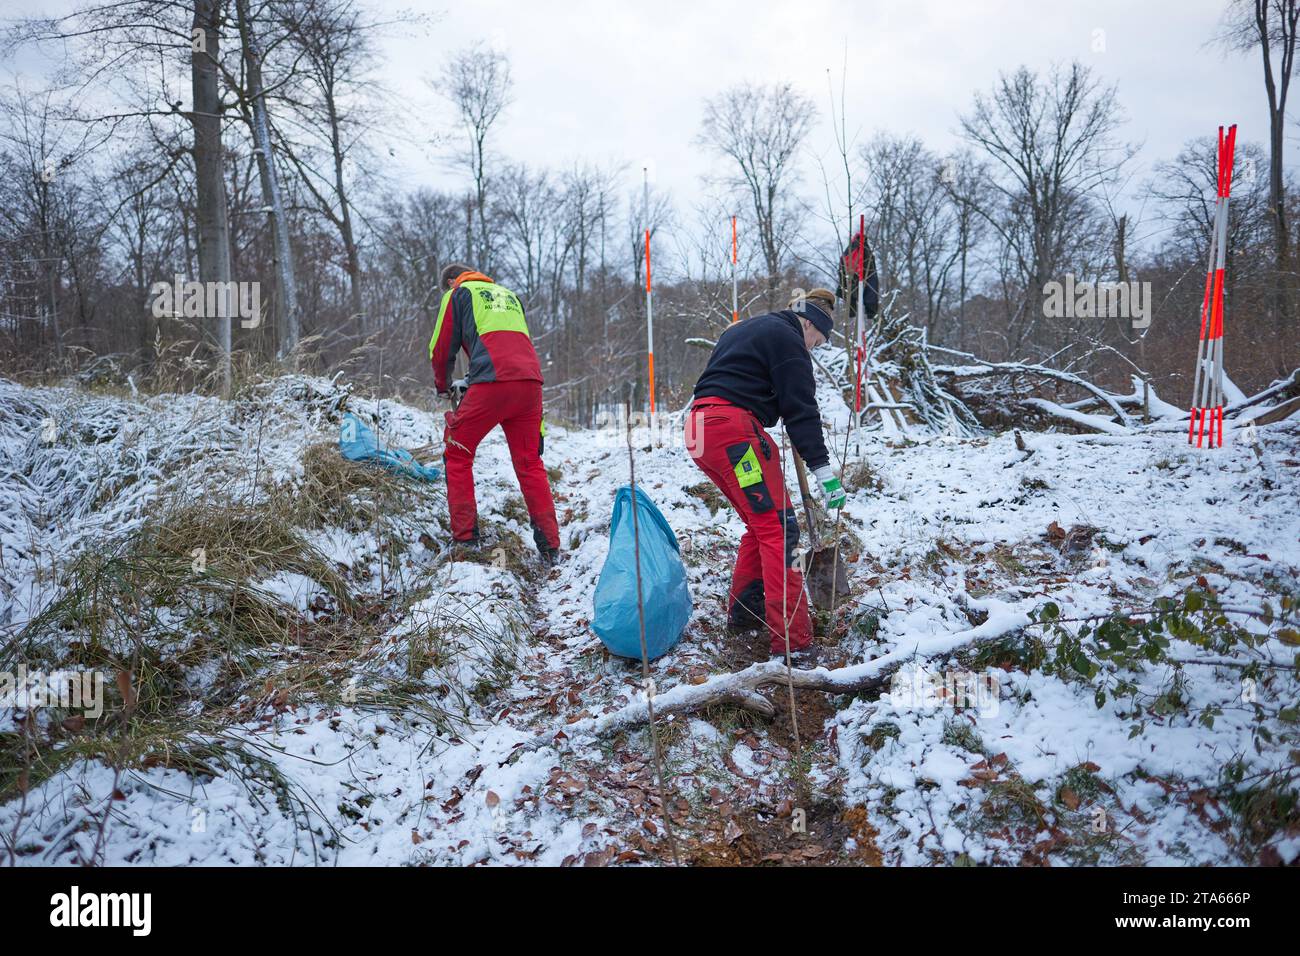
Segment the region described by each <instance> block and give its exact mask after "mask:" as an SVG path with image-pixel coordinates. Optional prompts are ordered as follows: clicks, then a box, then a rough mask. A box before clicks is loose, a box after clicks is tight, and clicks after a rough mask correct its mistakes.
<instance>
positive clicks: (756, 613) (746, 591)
mask: <svg viewBox="0 0 1300 956" xmlns="http://www.w3.org/2000/svg"><path fill="white" fill-rule="evenodd" d="M766 613H767V611H766V609H765V608H764V607H763V582H762V581H761V580H758V581H751V582H749V584H747V585H746V586H745V587H744V588H743V589H741V592H740V594H738V595H737V596H736V600H734V601H732V602H731V608H730V610H728V612H727V630H728V631H730V632H731V633H733V634H746V633H748V632H750V631H758V630H762V628H763V627H764V625H765V618H764V615H765V614H766Z"/></svg>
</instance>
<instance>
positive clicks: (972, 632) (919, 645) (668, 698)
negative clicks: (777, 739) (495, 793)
mask: <svg viewBox="0 0 1300 956" xmlns="http://www.w3.org/2000/svg"><path fill="white" fill-rule="evenodd" d="M972 603H974V604H978V605H979V606H980V607H981V608H987V609H988V610H989V617H988V620H986V621H985V622H984V623H983V624H980V625H978V626H977V627H972V628H969V629H968V630H964V631H956V632H953V633H948V634H936V635H934V636H932V637H923V638H918V639H917V640H916V642H915V643H912V644H909V645H908V646H907V647H905V648H900V649H899V650H896V651H892V652H891V653H889V654H886V655H884V656H883V657H877V658H876V659H875V660H871V661H866V662H864V663H862V664H852V665H850V666H848V667H837V668H830V669H828V668H825V667H817V668H814V669H812V670H792V671H789V672H787V671H786V668H785V662H784V661H781V660H771V661H764V662H763V663H761V664H753V665H751V666H749V667H746V668H745V669H744V670H742V671H734V672H732V673H727V674H718V675H716V676H714V677H710V678H709V679H708V680H706V681H704V682H703V683H702V684H678V685H677V686H675V687H673V688H671V689H670V690H667V691H664V692H663V693H662V694H656V695H655V698H654V706H655V717H656V719H657V718H659V717H664V716H668V715H672V714H685V713H691V712H693V711H698V710H702V709H704V708H706V707H713V706H717V705H722V704H726V705H732V706H736V707H741V708H743V709H745V710H748V711H751V712H753V713H757V714H761V715H762V716H764V717H771V716H773V714H775V712H776V709H775V707H774V706H773V705H772V702H771V701H769V700H768V699H767V698H766V697H764V696H763V695H762V694H760V693H759V691H761V690H763V689H764V688H767V687H772V686H776V685H780V684H784V683H786V680H787V674H788V678H789V680H790V682H791V683H793V684H794V687H795V689H797V690H818V691H825V692H826V693H832V694H856V693H862V692H864V691H878V690H880V689H881V688H883V687H884V686H885V685H886V684H887V683H888V681H889V679H890V677H891V675H892V674H893V673H894V671H896V670H897V669H898V668H899V667H901V666H902V665H903V664H905V663H907V662H908V661H911V660H914V659H916V658H918V657H920V658H928V657H935V656H937V655H940V654H944V655H946V654H951V653H952V652H953V651H956V650H959V649H961V648H964V647H967V646H971V645H975V644H980V643H985V642H988V641H994V640H999V639H1001V638H1004V637H1006V636H1007V635H1008V634H1010V633H1012V632H1014V631H1018V630H1020V629H1021V628H1023V627H1025V626H1026V625H1028V624H1029V623H1030V620H1029V615H1028V614H1026V613H1024V612H1023V611H1017V610H1014V609H1012V608H1011V607H1010V606H1009V605H1007V604H1004V603H1003V602H1001V601H996V600H989V601H979V602H972ZM647 720H649V712H648V707H647V701H646V698H645V696H644V695H642V696H641V697H639V699H637V700H634V701H632V702H631V703H628V704H626V705H624V706H623V707H621V708H619V709H618V710H616V711H614V712H613V713H609V714H603V715H601V716H599V717H587V718H584V719H583V720H578V721H575V722H574V723H572V724H569V725H568V726H566V727H561V728H558V730H551V731H547V732H546V733H544V734H539V735H538V736H536V737H534V738H532V739H531V740H529V741H526V742H525V743H523V744H522V745H520V747H518V748H516V752H519V751H524V750H539V749H541V748H542V747H548V746H551V745H554V744H557V743H559V742H560V741H561V740H563V739H564V738H569V739H574V738H578V737H603V736H607V735H609V734H613V733H617V732H619V731H621V730H626V729H628V728H630V727H636V726H639V725H640V724H643V723H645V722H646V721H647Z"/></svg>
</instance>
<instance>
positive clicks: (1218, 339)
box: [1187, 125, 1237, 448]
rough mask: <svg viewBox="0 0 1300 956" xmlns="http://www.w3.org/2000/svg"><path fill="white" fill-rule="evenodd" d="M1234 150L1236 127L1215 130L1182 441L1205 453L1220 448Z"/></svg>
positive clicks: (1221, 441)
mask: <svg viewBox="0 0 1300 956" xmlns="http://www.w3.org/2000/svg"><path fill="white" fill-rule="evenodd" d="M1236 144H1237V127H1236V126H1235V125H1234V126H1230V127H1229V128H1228V131H1227V135H1226V136H1225V135H1224V131H1223V127H1222V126H1220V127H1219V147H1218V162H1217V173H1218V179H1217V183H1216V190H1215V193H1216V194H1215V201H1214V224H1213V227H1212V228H1211V232H1210V255H1209V260H1210V261H1209V268H1208V270H1207V272H1206V275H1205V295H1204V297H1203V298H1202V300H1201V337H1200V341H1199V342H1198V343H1197V348H1196V373H1195V378H1194V384H1193V386H1192V407H1191V413H1190V418H1189V421H1188V425H1187V441H1188V442H1189V443H1191V442H1193V441H1194V442H1195V443H1196V447H1197V448H1200V447H1202V446H1203V445H1204V444H1205V441H1206V438H1207V437H1208V439H1209V447H1211V448H1216V447H1217V448H1222V447H1223V278H1224V269H1225V267H1226V265H1227V252H1228V249H1227V246H1228V202H1229V196H1230V195H1231V192H1232V163H1233V157H1234V154H1235V153H1236Z"/></svg>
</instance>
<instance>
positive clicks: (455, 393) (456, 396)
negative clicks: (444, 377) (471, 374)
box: [451, 378, 469, 405]
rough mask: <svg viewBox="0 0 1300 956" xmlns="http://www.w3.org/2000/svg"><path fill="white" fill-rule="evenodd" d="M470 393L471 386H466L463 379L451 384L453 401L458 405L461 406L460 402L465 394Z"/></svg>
mask: <svg viewBox="0 0 1300 956" xmlns="http://www.w3.org/2000/svg"><path fill="white" fill-rule="evenodd" d="M468 391H469V386H468V385H466V384H465V380H464V379H463V378H458V379H456V381H454V382H452V383H451V399H452V401H454V402H455V403H456V404H457V405H459V404H460V400H461V399H462V398H464V397H465V393H466V392H468Z"/></svg>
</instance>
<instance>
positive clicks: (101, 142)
mask: <svg viewBox="0 0 1300 956" xmlns="http://www.w3.org/2000/svg"><path fill="white" fill-rule="evenodd" d="M397 30H428V31H429V32H430V35H431V36H432V37H434V39H435V40H436V39H437V31H438V24H437V22H436V21H435V20H430V19H427V18H424V17H420V16H416V15H406V14H404V15H399V16H396V17H393V16H385V15H382V14H380V13H378V12H376V11H375V10H373V9H371V8H370V7H369V6H368V5H367V4H365V3H364V2H359V0H260V2H259V0H190V2H172V0H125V2H117V3H111V4H107V3H106V4H88V5H83V6H80V7H78V8H76V10H75V12H74V13H72V14H70V15H68V16H66V17H61V18H58V19H29V20H23V21H16V22H15V21H10V22H9V24H8V25H7V27H6V29H5V33H4V36H3V38H2V41H0V42H3V48H2V49H3V53H4V55H5V57H6V58H8V57H10V56H12V55H14V54H15V53H17V52H18V51H20V50H23V49H28V48H39V49H41V50H43V51H44V52H46V53H49V54H54V55H57V58H58V59H57V62H58V63H59V67H58V69H57V70H55V71H54V72H52V73H51V74H50V75H49V76H46V77H43V78H41V80H40V81H39V82H38V81H35V80H33V79H31V78H17V77H14V76H12V75H11V76H10V77H8V78H6V79H5V80H4V81H3V85H0V371H2V372H3V373H4V374H8V375H11V376H15V377H22V378H32V379H46V380H48V379H53V378H60V377H65V376H67V375H69V374H75V375H77V376H79V377H80V378H81V380H83V381H86V382H94V381H97V380H100V379H113V380H115V381H116V382H118V383H119V384H121V383H123V382H124V381H125V378H126V377H127V376H128V375H129V376H130V380H131V384H132V387H138V388H140V389H142V390H173V389H181V390H185V389H198V390H202V391H212V392H217V393H221V392H226V391H228V390H229V389H231V388H232V387H234V386H235V385H237V384H238V382H239V381H240V378H241V376H247V375H251V374H255V373H258V372H261V371H265V370H267V369H270V368H276V367H293V368H298V369H302V370H306V371H313V372H330V373H333V372H336V371H340V370H342V371H343V372H345V373H346V374H347V375H348V376H350V377H351V378H352V379H353V380H354V381H356V382H358V383H360V384H363V385H365V386H367V387H369V388H370V389H372V390H375V391H377V392H379V393H382V394H398V395H402V396H404V397H406V398H408V399H410V398H417V397H418V396H419V395H420V394H422V393H427V392H429V391H430V390H431V387H432V382H431V376H430V375H429V373H428V370H427V354H426V343H427V340H428V337H429V334H430V331H431V328H432V321H433V311H434V309H435V308H436V306H437V302H438V299H439V293H438V290H437V289H436V285H437V276H438V273H439V271H440V269H441V268H442V266H443V265H445V264H446V263H448V262H451V261H457V260H463V261H466V262H469V263H471V264H473V265H474V266H476V267H477V268H480V269H482V270H483V271H485V272H487V273H488V274H490V275H492V276H493V277H494V278H496V279H497V280H498V281H500V282H502V283H504V284H506V285H508V286H510V287H511V288H513V289H515V290H516V291H517V292H518V293H519V294H520V295H521V297H522V299H523V301H524V303H525V307H526V309H527V313H528V318H529V324H530V327H531V329H532V332H533V335H534V338H535V340H536V342H537V346H538V351H539V353H540V354H541V356H542V361H543V369H544V374H545V376H546V383H547V385H546V388H547V400H548V406H549V408H550V410H551V414H554V415H556V416H557V417H560V418H563V419H566V420H568V421H571V422H575V423H579V424H591V423H592V422H593V421H594V420H595V418H596V415H597V413H598V411H599V410H600V409H601V408H602V407H606V406H608V405H610V404H612V403H617V402H624V401H629V400H630V401H631V402H632V403H633V404H634V406H641V407H644V404H645V401H646V394H645V392H646V390H645V379H646V370H645V365H646V341H645V338H646V336H645V308H646V305H645V296H644V283H645V276H644V271H643V270H644V261H645V259H644V255H645V253H644V247H643V238H642V237H643V235H644V230H646V229H647V228H648V229H649V230H650V234H651V237H652V238H651V244H652V250H653V253H654V265H653V270H654V277H655V304H654V310H655V337H656V348H655V352H656V356H655V358H656V363H655V364H656V373H657V385H658V394H659V400H660V402H661V403H662V404H667V405H669V406H670V407H677V406H678V405H680V404H681V403H682V402H684V401H685V399H686V397H687V396H688V395H689V391H690V389H691V387H692V386H693V384H694V381H695V378H696V376H697V375H698V373H699V371H700V369H701V368H702V367H703V362H704V360H705V358H706V357H707V352H706V351H705V350H703V349H700V348H698V347H695V346H693V345H692V344H691V343H690V342H689V341H688V340H690V339H705V340H707V339H711V338H713V337H714V336H716V334H717V333H718V332H719V331H720V330H721V329H722V328H724V327H725V325H726V324H727V323H728V322H729V321H730V317H731V289H732V283H731V263H730V251H731V250H730V248H729V242H727V241H720V237H722V236H724V235H725V236H726V239H728V240H729V238H730V237H729V235H727V233H728V231H729V230H728V229H727V225H728V223H729V221H730V217H731V216H732V215H736V216H737V217H738V219H739V223H740V229H741V230H742V235H743V242H742V245H741V257H740V262H739V265H738V274H739V288H740V295H739V298H740V309H741V313H742V315H743V314H752V313H753V312H755V311H760V310H765V309H767V308H770V307H776V306H784V304H785V300H786V297H787V296H788V295H789V290H790V289H792V288H798V287H802V288H808V287H811V286H814V285H825V286H830V287H832V288H833V287H834V286H835V285H836V278H837V276H836V273H837V268H838V259H839V255H840V253H841V250H842V249H843V248H844V246H845V244H846V243H847V241H848V236H849V224H850V223H852V222H855V221H856V219H857V217H858V215H859V214H864V215H865V216H866V223H867V235H868V240H869V242H870V244H871V246H872V250H873V254H874V257H875V262H876V266H877V269H878V272H879V277H880V285H881V293H882V302H884V303H885V305H886V308H888V309H890V310H891V312H892V314H893V315H894V316H895V317H898V316H906V317H907V318H908V320H909V321H910V322H911V323H912V324H913V325H915V326H917V327H918V328H920V329H921V330H923V331H924V334H925V336H926V340H927V341H928V342H929V343H931V344H934V345H938V346H944V347H947V348H951V349H956V350H959V351H963V352H966V351H969V352H972V353H975V354H977V355H978V356H980V357H981V358H982V359H987V360H990V361H1030V362H1037V363H1043V364H1046V365H1050V366H1052V367H1054V368H1059V369H1063V370H1066V371H1069V372H1072V373H1075V374H1078V375H1081V376H1084V377H1087V378H1089V379H1091V380H1094V381H1096V382H1098V383H1100V384H1103V385H1104V386H1108V387H1110V386H1118V387H1120V388H1126V387H1127V383H1128V381H1129V378H1130V376H1131V375H1133V374H1144V375H1145V376H1147V377H1149V379H1150V381H1151V382H1152V383H1153V385H1154V386H1155V388H1156V389H1157V391H1158V392H1159V393H1160V395H1161V397H1163V398H1165V399H1166V400H1168V401H1171V402H1174V403H1176V404H1183V403H1184V402H1185V401H1186V399H1187V398H1188V395H1186V394H1184V393H1185V392H1188V393H1189V392H1190V389H1191V372H1192V366H1193V362H1194V359H1195V354H1194V349H1195V335H1196V326H1197V323H1198V321H1199V315H1200V309H1201V302H1202V297H1203V293H1204V276H1205V271H1206V265H1207V261H1206V260H1207V255H1208V244H1209V236H1210V231H1211V229H1210V223H1211V219H1212V217H1213V212H1214V186H1215V169H1214V160H1215V143H1214V139H1213V137H1212V136H1211V135H1205V134H1210V133H1212V132H1213V130H1204V131H1195V132H1196V135H1192V136H1189V138H1188V140H1187V141H1186V144H1185V145H1184V147H1183V148H1182V149H1181V150H1180V151H1179V152H1178V154H1177V155H1174V156H1168V157H1158V158H1153V157H1145V158H1146V159H1154V160H1155V161H1154V163H1153V164H1152V166H1151V168H1152V169H1153V170H1154V172H1153V173H1152V174H1151V175H1150V176H1148V177H1147V178H1146V180H1145V181H1141V182H1135V181H1134V177H1135V173H1134V169H1135V168H1136V167H1137V162H1136V161H1137V160H1138V158H1139V156H1140V152H1139V148H1138V147H1137V146H1135V145H1134V144H1132V143H1130V142H1129V141H1128V140H1127V139H1126V138H1125V130H1126V116H1125V111H1124V104H1123V90H1120V89H1117V88H1116V87H1114V86H1112V85H1108V84H1107V83H1106V82H1105V81H1104V80H1103V79H1102V78H1101V77H1099V76H1098V75H1097V74H1096V73H1095V72H1094V71H1093V70H1091V69H1090V68H1089V67H1087V66H1085V65H1082V64H1080V63H1078V62H1072V63H1062V64H1060V65H1058V66H1057V67H1056V68H1054V69H1053V70H1050V71H1047V72H1040V73H1035V72H1033V71H1030V70H1029V69H1027V68H1024V67H1009V68H1008V69H1007V70H1006V71H1004V72H1003V73H1002V74H1001V76H1000V79H999V80H998V82H997V83H996V84H995V85H994V86H993V87H991V88H989V89H985V90H972V91H970V92H969V94H968V95H967V99H966V102H965V103H964V105H961V106H959V107H958V108H957V110H956V111H955V117H954V119H955V121H956V123H957V125H958V128H959V129H960V131H961V134H962V139H963V145H962V146H961V147H960V148H959V149H957V150H955V151H953V152H950V153H940V152H937V151H935V150H934V149H932V148H930V147H929V146H927V144H926V143H924V142H922V141H920V140H919V139H917V138H915V137H912V136H909V135H900V134H896V133H893V132H891V131H888V130H875V131H872V132H870V133H869V134H865V135H862V136H858V137H851V136H849V135H848V133H847V131H848V130H849V129H851V128H855V127H856V125H858V124H857V120H856V118H855V117H851V116H845V115H844V111H843V103H844V97H843V91H842V89H841V91H839V95H838V96H837V95H836V92H835V91H832V93H831V95H830V98H829V101H826V102H822V101H818V100H816V99H814V98H813V97H811V96H810V95H809V94H808V93H807V92H805V91H802V90H800V89H798V88H796V87H794V86H793V85H791V84H788V83H784V82H781V81H780V80H776V81H773V82H768V83H750V84H742V85H739V86H735V87H732V88H729V89H724V90H719V91H702V95H701V101H700V113H699V121H698V126H697V132H696V136H697V143H698V146H699V148H701V149H703V150H706V151H708V152H709V153H710V154H711V155H712V156H713V157H714V160H715V162H714V164H713V169H714V171H715V175H714V176H713V177H712V178H711V180H710V182H709V184H708V188H707V190H706V198H705V199H704V200H702V201H701V202H699V203H696V204H694V205H693V206H692V207H691V208H683V207H682V206H681V205H680V204H678V203H676V202H674V199H673V197H672V196H671V195H669V194H667V193H664V192H661V191H659V190H656V189H653V188H651V189H649V192H648V197H647V196H646V194H643V192H642V189H641V170H640V169H639V168H632V166H631V164H628V163H623V164H620V163H617V162H612V163H611V162H604V163H601V162H594V161H590V160H587V159H583V158H577V159H575V160H574V161H573V162H572V163H571V164H569V165H567V166H564V167H562V168H543V167H539V166H536V165H533V164H529V163H528V162H526V161H524V160H522V159H521V158H520V157H518V156H513V155H511V154H510V153H509V151H508V149H507V148H506V146H505V145H504V144H505V136H504V135H503V134H502V130H503V125H504V124H506V123H507V122H508V120H509V114H510V107H511V102H512V93H513V83H512V78H511V70H510V63H509V60H508V58H507V57H506V55H505V54H503V53H502V52H500V51H498V50H494V49H491V48H489V47H487V46H483V45H478V46H468V47H464V46H460V47H457V48H455V49H452V50H449V53H448V56H447V57H446V59H445V65H444V66H443V68H442V69H441V70H440V71H439V72H438V73H437V74H436V75H435V76H431V77H430V79H429V84H430V87H431V92H432V93H434V94H436V95H437V96H438V98H439V100H440V102H441V103H442V104H443V106H444V107H445V111H446V112H445V116H444V117H443V120H444V121H443V122H442V123H441V124H430V127H431V129H436V130H439V131H440V133H439V134H438V135H439V140H438V142H437V143H436V146H437V148H438V149H439V150H441V151H442V152H443V153H444V154H445V155H446V156H447V157H448V158H450V159H453V160H454V161H456V162H457V163H458V166H459V168H460V170H461V171H462V174H463V175H462V181H463V187H462V188H461V189H459V190H457V191H438V190H434V189H429V188H423V187H420V188H404V187H403V186H402V185H401V183H400V178H399V176H398V175H397V168H396V160H395V159H394V156H393V153H392V150H391V147H390V145H389V144H390V143H391V142H392V138H393V137H394V136H395V135H397V131H398V130H401V129H403V128H404V127H409V125H410V117H409V115H407V113H406V110H405V109H404V104H402V103H400V102H398V101H397V100H396V99H395V97H394V95H393V94H392V92H391V91H390V90H389V89H388V88H387V87H386V85H385V83H384V75H383V74H384V59H383V43H384V38H385V37H386V36H389V35H391V34H392V33H393V32H394V31H397ZM1296 33H1297V5H1296V3H1295V2H1283V0H1232V2H1230V3H1228V4H1227V5H1226V8H1225V13H1224V18H1223V24H1222V33H1221V35H1219V36H1216V37H1207V38H1206V41H1207V44H1210V45H1213V46H1215V47H1216V48H1219V49H1220V55H1227V56H1250V57H1253V58H1255V59H1256V60H1258V61H1260V62H1262V65H1263V74H1262V75H1263V76H1264V77H1265V78H1266V81H1267V82H1265V83H1264V84H1261V85H1262V86H1263V89H1261V92H1260V95H1261V96H1267V97H1268V99H1269V104H1270V116H1271V119H1272V124H1271V129H1270V130H1267V131H1261V130H1249V131H1243V139H1242V140H1241V141H1240V142H1239V143H1238V145H1237V153H1236V164H1235V175H1234V181H1233V189H1232V203H1231V215H1230V221H1229V228H1228V235H1229V252H1228V267H1227V280H1226V282H1227V286H1226V289H1227V320H1226V325H1227V329H1228V333H1227V335H1228V338H1227V342H1228V346H1227V347H1228V371H1229V373H1230V374H1231V375H1232V376H1233V378H1234V379H1235V380H1236V382H1237V384H1238V385H1240V386H1241V387H1242V388H1243V389H1245V390H1246V391H1247V392H1251V391H1254V390H1257V389H1259V388H1262V387H1264V386H1266V385H1267V384H1268V383H1269V382H1270V381H1273V380H1274V379H1276V378H1278V377H1279V376H1281V375H1283V374H1285V373H1287V372H1289V371H1290V370H1291V369H1292V368H1294V367H1295V366H1296V365H1297V364H1300V335H1297V332H1296V321H1295V319H1296V316H1295V310H1296V308H1297V299H1296V291H1297V290H1296V282H1295V276H1296V265H1297V263H1296V256H1297V252H1296V250H1297V247H1298V246H1300V237H1298V236H1294V235H1293V229H1294V228H1295V225H1294V224H1295V222H1296V221H1297V217H1296V209H1295V199H1294V195H1295V190H1294V189H1293V188H1292V185H1293V184H1292V178H1291V177H1290V176H1289V175H1288V173H1287V171H1286V170H1285V169H1284V166H1283V154H1284V143H1285V138H1286V136H1287V135H1288V133H1289V131H1290V130H1291V128H1292V124H1293V121H1291V122H1288V119H1287V116H1286V97H1287V92H1288V87H1289V82H1290V78H1291V74H1292V68H1293V62H1294V51H1295V45H1296ZM840 82H841V83H842V84H844V85H847V84H849V83H853V82H856V81H855V79H854V78H853V75H852V71H851V70H850V71H847V72H846V73H845V74H844V75H843V76H842V77H841V78H840ZM562 108H565V107H563V106H561V105H557V109H562ZM819 118H826V119H828V120H829V121H830V122H829V126H830V128H831V130H832V132H833V134H834V136H835V140H836V148H835V150H834V155H835V156H836V162H834V163H830V164H827V163H824V162H819V163H817V164H816V169H814V170H811V171H810V170H809V169H808V168H807V167H808V153H809V149H808V146H809V142H810V140H811V139H812V138H813V137H815V136H817V135H819V134H818V133H817V130H818V121H819ZM1260 133H1267V134H1268V139H1267V140H1266V141H1262V142H1261V141H1260V140H1259V139H1258V138H1257V137H1258V136H1259V134H1260ZM430 135H431V136H432V135H435V134H434V133H432V132H431V133H430ZM177 276H179V277H181V278H182V280H191V279H193V280H199V281H203V282H223V283H224V282H236V283H257V284H258V288H259V289H260V290H261V292H260V306H261V310H262V313H263V314H262V315H261V316H260V317H259V319H260V321H258V320H253V321H241V320H240V317H239V316H236V317H235V318H234V320H233V321H224V322H223V321H221V320H219V319H214V318H196V317H192V316H191V317H186V316H185V315H184V314H165V315H163V316H162V317H159V316H158V315H157V314H156V313H157V311H158V310H157V309H156V308H155V305H156V299H157V296H156V295H155V294H154V292H153V291H152V290H153V289H154V287H155V283H158V282H166V283H171V282H172V281H173V279H174V277H177ZM1066 276H1074V277H1075V279H1076V281H1077V282H1080V283H1082V282H1124V283H1127V282H1142V283H1150V290H1151V299H1150V303H1149V308H1150V325H1149V327H1147V328H1146V329H1144V330H1136V329H1134V328H1133V323H1132V321H1131V320H1130V319H1129V318H1111V319H1100V318H1093V317H1081V318H1065V317H1049V316H1048V315H1047V314H1045V309H1044V300H1045V292H1044V289H1045V287H1046V286H1047V285H1048V284H1049V283H1052V282H1063V281H1064V280H1065V277H1066ZM173 312H175V310H173ZM246 326H252V327H246ZM840 328H843V323H841V325H840ZM227 356H228V357H229V360H228V361H227Z"/></svg>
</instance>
